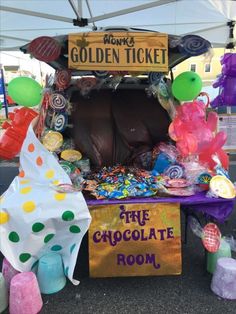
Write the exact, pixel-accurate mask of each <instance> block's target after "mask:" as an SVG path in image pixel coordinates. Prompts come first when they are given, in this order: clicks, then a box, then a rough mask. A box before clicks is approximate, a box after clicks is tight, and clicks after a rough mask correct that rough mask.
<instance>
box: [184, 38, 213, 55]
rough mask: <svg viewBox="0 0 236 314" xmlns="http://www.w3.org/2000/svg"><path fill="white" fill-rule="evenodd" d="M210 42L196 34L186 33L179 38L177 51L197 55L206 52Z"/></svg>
mask: <svg viewBox="0 0 236 314" xmlns="http://www.w3.org/2000/svg"><path fill="white" fill-rule="evenodd" d="M209 48H211V44H210V42H209V41H207V40H206V39H204V38H202V37H200V36H197V35H186V36H184V37H182V38H181V41H180V45H179V51H180V52H181V53H183V54H185V55H188V56H199V55H201V54H203V53H206V52H207V51H208V50H209Z"/></svg>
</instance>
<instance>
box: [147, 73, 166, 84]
mask: <svg viewBox="0 0 236 314" xmlns="http://www.w3.org/2000/svg"><path fill="white" fill-rule="evenodd" d="M162 77H163V73H160V72H150V73H149V74H148V81H149V84H151V85H152V84H153V85H158V84H159V83H160V80H161V78H162Z"/></svg>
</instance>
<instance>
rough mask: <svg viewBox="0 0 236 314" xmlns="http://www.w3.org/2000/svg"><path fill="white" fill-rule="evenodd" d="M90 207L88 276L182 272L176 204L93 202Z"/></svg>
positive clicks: (177, 205)
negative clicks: (110, 203)
mask: <svg viewBox="0 0 236 314" xmlns="http://www.w3.org/2000/svg"><path fill="white" fill-rule="evenodd" d="M89 209H90V213H91V216H92V223H91V225H90V228H89V269H90V276H91V277H121V276H149V275H155V276H158V275H178V274H180V273H181V268H182V260H181V231H180V208H179V204H176V203H144V204H141V203H139V204H116V205H102V206H96V205H94V206H90V207H89Z"/></svg>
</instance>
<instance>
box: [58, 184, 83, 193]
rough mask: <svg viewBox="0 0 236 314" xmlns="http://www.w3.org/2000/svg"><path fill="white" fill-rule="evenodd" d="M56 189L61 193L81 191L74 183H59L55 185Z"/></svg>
mask: <svg viewBox="0 0 236 314" xmlns="http://www.w3.org/2000/svg"><path fill="white" fill-rule="evenodd" d="M54 189H55V190H56V191H57V192H59V193H74V192H79V191H80V189H78V188H76V187H74V186H73V185H72V184H66V183H64V184H58V185H56V186H55V187H54Z"/></svg>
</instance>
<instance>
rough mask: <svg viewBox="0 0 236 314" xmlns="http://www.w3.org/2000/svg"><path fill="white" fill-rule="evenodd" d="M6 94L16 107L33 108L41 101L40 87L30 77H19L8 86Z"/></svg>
mask: <svg viewBox="0 0 236 314" xmlns="http://www.w3.org/2000/svg"><path fill="white" fill-rule="evenodd" d="M7 89H8V94H9V96H10V97H11V98H12V99H13V100H14V101H15V103H17V104H18V105H21V106H24V107H34V106H37V105H39V104H40V102H41V100H42V97H43V95H42V90H43V88H42V86H41V85H40V84H39V83H38V82H36V81H35V80H33V79H32V78H30V77H25V76H20V77H16V78H14V79H13V80H11V81H10V83H9V84H8V88H7Z"/></svg>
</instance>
